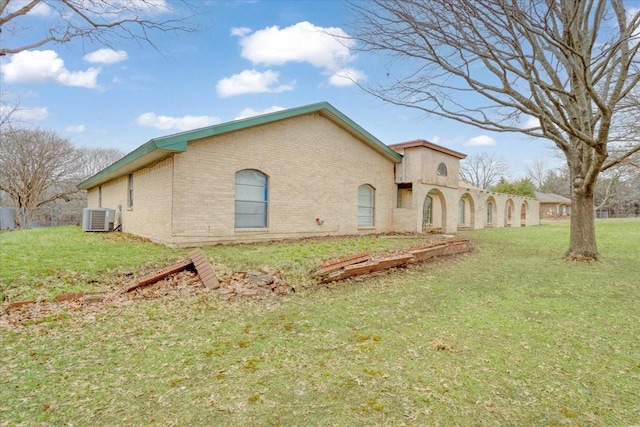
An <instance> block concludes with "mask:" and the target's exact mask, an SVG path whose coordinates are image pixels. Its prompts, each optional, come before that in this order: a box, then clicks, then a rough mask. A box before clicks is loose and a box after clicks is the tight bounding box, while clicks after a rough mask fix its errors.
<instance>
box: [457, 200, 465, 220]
mask: <svg viewBox="0 0 640 427" xmlns="http://www.w3.org/2000/svg"><path fill="white" fill-rule="evenodd" d="M464 211H465V203H464V199H460V201H459V202H458V224H459V225H464V222H465V212H464Z"/></svg>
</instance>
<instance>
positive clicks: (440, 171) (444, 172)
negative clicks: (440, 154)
mask: <svg viewBox="0 0 640 427" xmlns="http://www.w3.org/2000/svg"><path fill="white" fill-rule="evenodd" d="M438 175H442V176H447V165H445V164H444V162H443V163H440V164H439V165H438Z"/></svg>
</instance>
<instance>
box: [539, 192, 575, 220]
mask: <svg viewBox="0 0 640 427" xmlns="http://www.w3.org/2000/svg"><path fill="white" fill-rule="evenodd" d="M536 199H538V202H540V218H542V219H558V218H563V217H568V216H569V215H571V199H568V198H566V197H564V196H560V195H558V194H553V193H541V192H539V191H536Z"/></svg>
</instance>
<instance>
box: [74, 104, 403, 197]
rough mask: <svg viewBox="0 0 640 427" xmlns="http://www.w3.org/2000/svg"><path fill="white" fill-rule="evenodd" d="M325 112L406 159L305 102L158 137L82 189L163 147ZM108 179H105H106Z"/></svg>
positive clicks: (176, 149) (323, 107) (396, 157)
mask: <svg viewBox="0 0 640 427" xmlns="http://www.w3.org/2000/svg"><path fill="white" fill-rule="evenodd" d="M321 111H327V112H328V113H329V114H330V115H332V116H333V117H335V118H337V119H338V120H339V121H341V122H342V123H344V125H346V127H347V128H349V129H350V130H351V132H352V133H354V134H356V135H358V136H359V137H360V138H362V139H364V140H367V141H370V142H371V143H372V145H373V146H374V148H376V149H377V150H378V151H379V152H381V153H382V154H383V155H386V156H387V157H388V158H390V159H391V160H393V161H394V162H396V163H399V162H401V161H402V155H400V154H398V153H396V152H395V151H393V150H392V149H391V148H389V147H388V146H387V145H385V144H384V143H383V142H382V141H380V140H379V139H378V138H376V137H375V136H373V135H371V134H370V133H369V132H367V131H366V130H365V129H363V128H362V127H360V125H358V124H357V123H355V122H354V121H353V120H351V119H350V118H349V117H347V116H345V115H344V114H342V113H341V112H340V111H338V110H337V109H336V108H335V107H334V106H333V105H331V104H329V103H328V102H319V103H316V104H310V105H305V106H302V107H296V108H291V109H288V110H282V111H276V112H274V113H269V114H264V115H261V116H255V117H250V118H247V119H241V120H235V121H232V122H227V123H221V124H218V125H213V126H209V127H206V128H201V129H196V130H192V131H187V132H181V133H176V134H173V135H167V136H163V137H159V138H154V139H152V140H150V141H149V142H147V143H145V144H144V145H141V146H140V147H138V148H137V149H135V150H134V151H132V152H130V153H129V154H127V155H126V156H124V157H123V158H121V159H120V160H118V161H117V162H115V163H114V164H112V165H111V166H109V167H107V168H106V169H103V170H102V171H100V172H98V173H97V174H95V175H93V176H92V177H90V178H87V179H86V180H84V181H82V182H81V183H80V184H78V189H80V190H86V189H89V188H91V187H93V186H95V185H98V184H100V183H102V182H105V181H106V178H107V177H108V176H110V175H113V176H112V177H111V178H115V177H117V176H118V175H117V172H118V170H120V169H122V168H124V167H125V166H127V165H129V164H131V163H133V162H134V161H136V160H139V159H141V158H142V157H144V156H146V155H148V154H150V153H152V152H154V151H156V150H162V151H167V152H173V153H181V152H185V151H186V150H187V144H188V143H189V142H190V141H194V140H197V139H202V138H207V137H210V136H213V135H221V134H224V133H229V132H234V131H238V130H242V129H247V128H251V127H254V126H259V125H264V124H268V123H272V122H277V121H279V120H284V119H288V118H292V117H298V116H302V115H305V114H310V113H317V112H321ZM102 180H105V181H102Z"/></svg>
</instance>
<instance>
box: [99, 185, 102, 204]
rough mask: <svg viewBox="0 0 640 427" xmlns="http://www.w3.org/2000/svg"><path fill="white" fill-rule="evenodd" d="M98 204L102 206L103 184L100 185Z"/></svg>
mask: <svg viewBox="0 0 640 427" xmlns="http://www.w3.org/2000/svg"><path fill="white" fill-rule="evenodd" d="M98 206H100V207H102V185H100V186H99V187H98Z"/></svg>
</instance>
